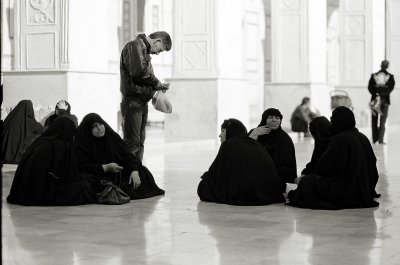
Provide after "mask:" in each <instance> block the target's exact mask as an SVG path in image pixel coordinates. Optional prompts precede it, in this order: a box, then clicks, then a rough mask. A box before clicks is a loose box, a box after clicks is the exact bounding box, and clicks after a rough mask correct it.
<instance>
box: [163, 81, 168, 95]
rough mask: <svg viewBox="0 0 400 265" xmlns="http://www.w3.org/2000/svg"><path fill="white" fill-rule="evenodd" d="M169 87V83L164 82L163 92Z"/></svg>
mask: <svg viewBox="0 0 400 265" xmlns="http://www.w3.org/2000/svg"><path fill="white" fill-rule="evenodd" d="M168 89H169V83H163V84H162V89H161V90H162V92H163V93H165V92H166V91H167V90H168Z"/></svg>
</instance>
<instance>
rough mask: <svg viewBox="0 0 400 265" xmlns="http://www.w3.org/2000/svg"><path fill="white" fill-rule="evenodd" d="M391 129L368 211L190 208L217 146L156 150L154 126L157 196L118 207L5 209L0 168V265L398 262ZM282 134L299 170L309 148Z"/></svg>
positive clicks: (148, 161) (399, 167)
mask: <svg viewBox="0 0 400 265" xmlns="http://www.w3.org/2000/svg"><path fill="white" fill-rule="evenodd" d="M364 132H365V133H366V134H367V135H368V136H369V131H368V130H364ZM399 132H400V128H397V127H396V128H390V129H389V131H388V135H387V138H388V139H387V141H388V143H389V144H387V145H384V146H383V145H374V150H375V152H376V155H377V157H378V169H379V172H380V179H379V183H378V187H377V191H378V192H379V193H381V194H382V197H381V198H380V199H379V202H380V203H381V204H380V206H379V207H378V208H373V209H355V210H340V211H325V210H307V209H298V208H293V207H290V206H285V205H283V204H277V205H270V206H257V207H239V206H228V205H218V204H212V203H203V202H199V200H198V197H197V195H196V188H197V184H198V182H199V177H200V176H201V175H202V173H203V172H204V171H206V170H207V168H208V167H209V165H210V163H211V162H212V160H213V159H214V157H215V155H216V151H217V149H218V144H216V143H215V142H211V141H200V142H187V143H184V144H182V143H169V144H165V143H164V142H163V139H162V137H161V136H160V132H159V131H157V130H156V129H152V130H150V131H149V135H148V138H147V141H148V142H147V146H146V150H145V161H144V163H145V165H146V166H147V167H148V168H149V169H150V170H151V171H152V172H153V174H154V176H155V178H156V181H157V183H158V184H159V186H160V187H162V188H164V189H165V191H166V194H165V196H160V197H156V198H151V199H146V200H139V201H131V203H130V204H126V205H121V206H105V205H85V206H74V207H23V206H16V205H9V204H7V203H6V202H5V198H6V196H7V195H8V193H9V189H10V185H11V182H12V178H13V175H14V172H15V168H16V167H15V166H12V165H5V166H4V167H3V195H2V198H3V201H2V264H24V265H25V264H37V265H45V264H49V265H64V264H65V265H70V264H76V265H78V264H85V265H86V264H93V265H102V264H107V265H112V264H182V265H190V264H196V265H199V264H207V265H210V264H224V265H234V264H282V265H283V264H290V265H293V264H323V265H325V264H328V265H329V264H335V265H336V264H362V265H365V264H385V265H386V264H400V247H399V246H400V208H399V204H400V159H399V158H398V157H399V156H398V155H399V150H400V134H399ZM292 137H293V139H294V141H295V147H296V154H297V162H298V171H300V170H301V169H302V167H304V165H305V164H306V162H308V159H309V158H310V156H311V152H312V148H313V141H312V139H310V138H302V137H300V138H298V137H297V135H296V134H292Z"/></svg>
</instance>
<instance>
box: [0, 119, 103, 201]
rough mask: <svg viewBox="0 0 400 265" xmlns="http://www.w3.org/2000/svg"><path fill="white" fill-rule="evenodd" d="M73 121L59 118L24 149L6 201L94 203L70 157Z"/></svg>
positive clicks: (88, 184) (88, 185) (88, 180)
mask: <svg viewBox="0 0 400 265" xmlns="http://www.w3.org/2000/svg"><path fill="white" fill-rule="evenodd" d="M74 133H75V125H74V123H73V122H72V121H71V120H70V119H68V118H66V117H61V118H58V119H57V120H55V121H54V122H53V124H52V125H50V126H49V128H48V129H47V130H46V131H45V132H44V133H43V134H42V135H41V136H39V138H37V139H36V140H35V141H34V142H33V143H32V144H31V145H30V146H29V148H28V149H27V150H26V152H25V153H24V154H23V156H22V157H21V160H20V162H19V164H18V168H17V171H16V172H15V176H14V179H13V183H12V185H11V190H10V195H8V197H7V201H8V202H9V203H14V204H21V205H79V204H88V203H94V202H95V194H94V191H93V189H92V184H91V181H92V179H91V178H90V176H85V175H80V174H78V171H77V169H76V164H75V161H74V156H73V149H72V146H73V143H72V141H73V137H74Z"/></svg>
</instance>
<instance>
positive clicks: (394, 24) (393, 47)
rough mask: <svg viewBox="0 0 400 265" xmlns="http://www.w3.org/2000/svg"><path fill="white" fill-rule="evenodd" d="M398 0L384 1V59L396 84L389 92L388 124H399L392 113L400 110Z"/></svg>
mask: <svg viewBox="0 0 400 265" xmlns="http://www.w3.org/2000/svg"><path fill="white" fill-rule="evenodd" d="M399 14H400V0H387V1H386V59H387V60H389V62H390V66H389V69H388V71H389V72H391V73H392V74H393V75H394V78H395V82H396V86H395V89H394V91H393V93H392V94H391V101H392V102H393V103H394V104H391V106H390V114H389V119H390V124H400V115H393V114H394V113H399V112H400V104H397V103H396V102H400V91H399V87H400V86H399V84H400V28H399V26H398V25H400V16H399Z"/></svg>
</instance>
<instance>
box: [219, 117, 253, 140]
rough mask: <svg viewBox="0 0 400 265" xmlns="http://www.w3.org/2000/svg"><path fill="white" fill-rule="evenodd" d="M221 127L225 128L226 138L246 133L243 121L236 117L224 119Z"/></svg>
mask: <svg viewBox="0 0 400 265" xmlns="http://www.w3.org/2000/svg"><path fill="white" fill-rule="evenodd" d="M221 129H225V130H226V140H228V139H229V138H232V137H234V136H238V135H245V134H247V129H246V127H245V126H244V125H243V123H242V122H241V121H239V120H237V119H228V120H224V122H223V123H222V125H221Z"/></svg>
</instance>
